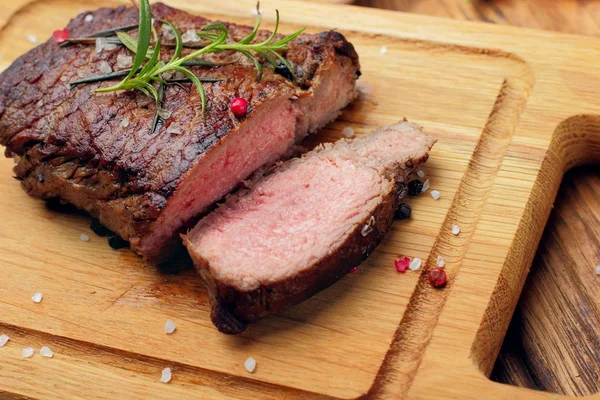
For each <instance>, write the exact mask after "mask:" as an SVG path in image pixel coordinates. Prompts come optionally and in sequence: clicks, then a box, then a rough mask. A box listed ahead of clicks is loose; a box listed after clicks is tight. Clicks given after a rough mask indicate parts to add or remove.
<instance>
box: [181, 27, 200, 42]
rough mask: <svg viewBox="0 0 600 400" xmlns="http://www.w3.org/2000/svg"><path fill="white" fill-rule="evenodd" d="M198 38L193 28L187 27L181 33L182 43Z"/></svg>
mask: <svg viewBox="0 0 600 400" xmlns="http://www.w3.org/2000/svg"><path fill="white" fill-rule="evenodd" d="M198 39H199V37H198V34H197V33H196V30H195V29H188V30H187V31H185V33H184V34H183V35H181V41H182V42H183V43H188V42H196V41H198Z"/></svg>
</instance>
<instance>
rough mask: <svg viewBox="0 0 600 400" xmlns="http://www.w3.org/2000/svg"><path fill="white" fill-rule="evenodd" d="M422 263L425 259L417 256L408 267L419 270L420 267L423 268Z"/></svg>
mask: <svg viewBox="0 0 600 400" xmlns="http://www.w3.org/2000/svg"><path fill="white" fill-rule="evenodd" d="M422 263H423V260H421V259H420V258H419V257H415V258H413V260H412V261H411V262H410V265H409V266H408V268H410V270H411V271H417V270H418V269H419V268H421V264H422Z"/></svg>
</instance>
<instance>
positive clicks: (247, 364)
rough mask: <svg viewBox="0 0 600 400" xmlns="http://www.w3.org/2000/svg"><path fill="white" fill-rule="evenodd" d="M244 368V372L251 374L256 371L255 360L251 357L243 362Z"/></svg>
mask: <svg viewBox="0 0 600 400" xmlns="http://www.w3.org/2000/svg"><path fill="white" fill-rule="evenodd" d="M244 367H246V371H248V372H250V373H253V372H254V370H255V369H256V360H255V359H254V358H253V357H248V359H247V360H246V361H245V362H244Z"/></svg>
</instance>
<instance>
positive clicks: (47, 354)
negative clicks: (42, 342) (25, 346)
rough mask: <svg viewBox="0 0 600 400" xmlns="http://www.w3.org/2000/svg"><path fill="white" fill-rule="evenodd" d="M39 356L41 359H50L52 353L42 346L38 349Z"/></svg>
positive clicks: (52, 355)
mask: <svg viewBox="0 0 600 400" xmlns="http://www.w3.org/2000/svg"><path fill="white" fill-rule="evenodd" d="M40 355H41V356H42V357H48V358H52V357H54V352H53V351H52V350H50V348H49V347H46V346H44V347H42V348H41V349H40Z"/></svg>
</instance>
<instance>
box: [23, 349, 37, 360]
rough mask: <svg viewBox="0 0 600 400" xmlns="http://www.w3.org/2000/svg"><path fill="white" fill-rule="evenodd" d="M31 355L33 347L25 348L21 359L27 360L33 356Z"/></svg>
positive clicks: (33, 351)
mask: <svg viewBox="0 0 600 400" xmlns="http://www.w3.org/2000/svg"><path fill="white" fill-rule="evenodd" d="M33 353H35V350H34V349H33V347H25V348H24V349H23V358H29V357H31V356H33Z"/></svg>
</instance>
